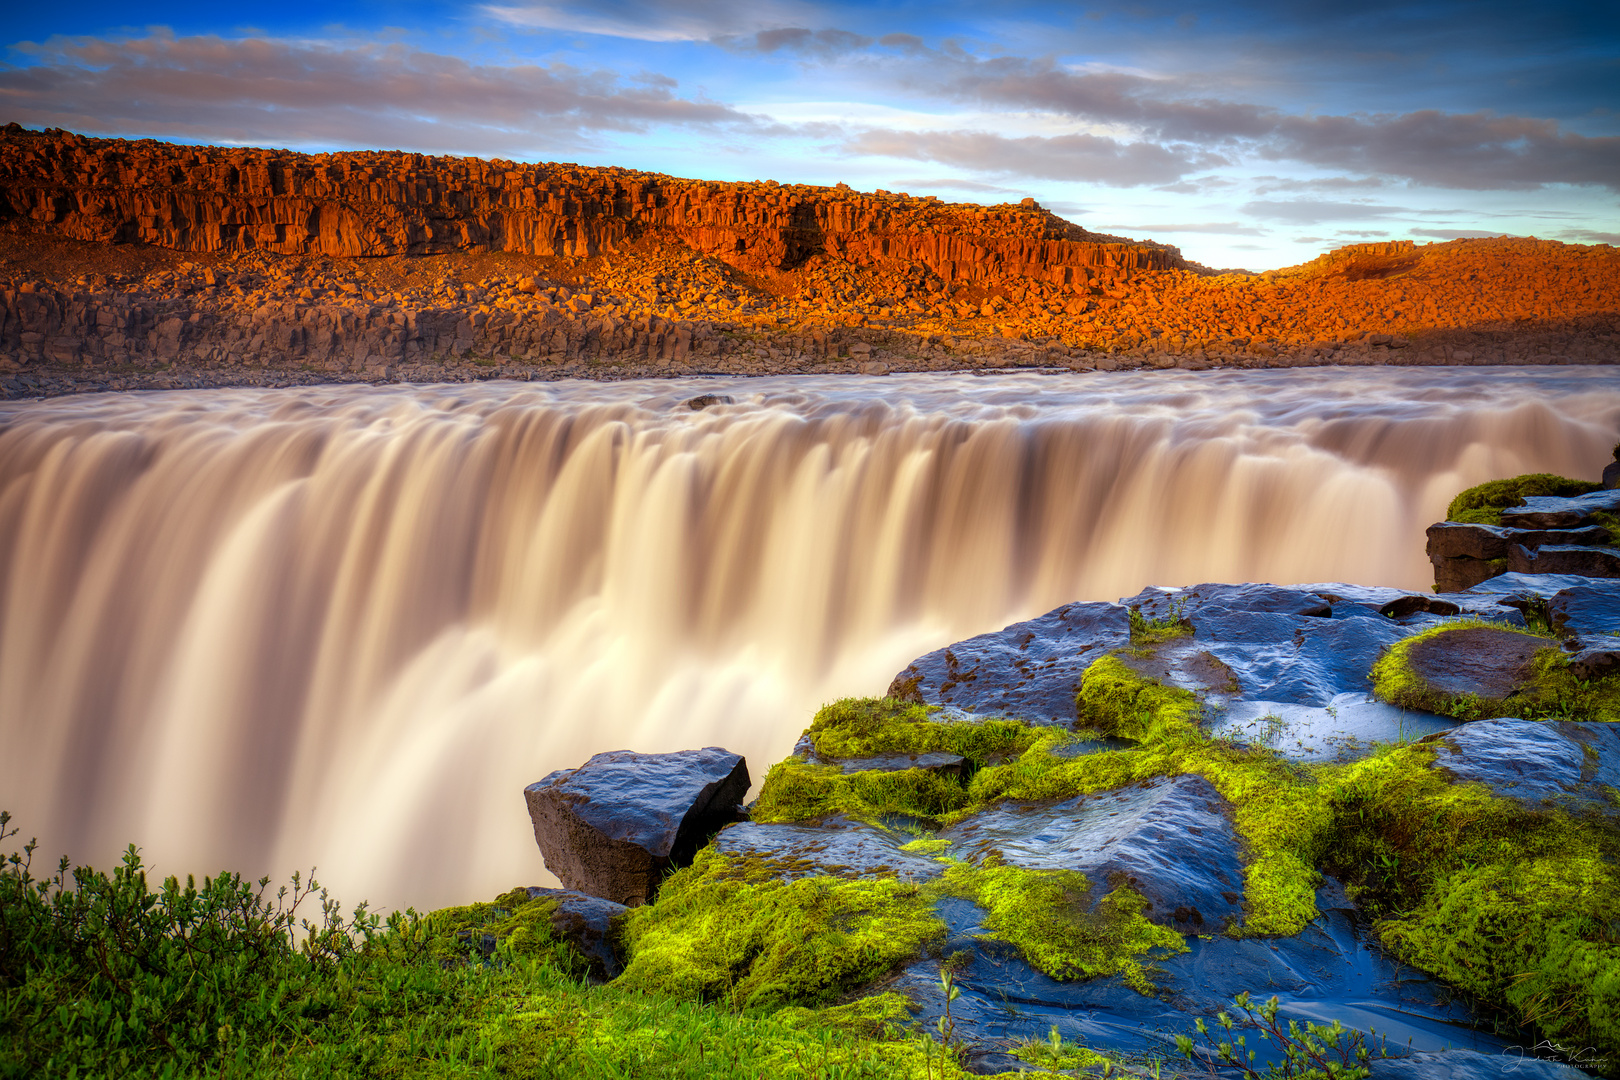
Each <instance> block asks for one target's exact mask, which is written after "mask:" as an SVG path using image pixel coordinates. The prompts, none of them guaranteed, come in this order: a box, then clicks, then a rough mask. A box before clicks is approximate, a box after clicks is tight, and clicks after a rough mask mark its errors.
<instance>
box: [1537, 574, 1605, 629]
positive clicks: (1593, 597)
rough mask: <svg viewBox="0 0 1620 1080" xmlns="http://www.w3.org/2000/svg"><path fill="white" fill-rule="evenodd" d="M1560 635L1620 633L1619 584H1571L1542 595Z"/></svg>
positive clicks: (1602, 581)
mask: <svg viewBox="0 0 1620 1080" xmlns="http://www.w3.org/2000/svg"><path fill="white" fill-rule="evenodd" d="M1542 595H1543V596H1548V597H1550V598H1549V599H1548V601H1547V614H1548V615H1549V616H1550V617H1551V618H1552V621H1553V625H1554V626H1556V627H1558V629H1559V631H1560V632H1561V633H1568V634H1616V633H1620V581H1606V580H1598V581H1579V580H1577V581H1575V582H1573V583H1571V584H1569V585H1566V586H1564V587H1562V588H1557V589H1549V590H1547V591H1546V592H1543V593H1542Z"/></svg>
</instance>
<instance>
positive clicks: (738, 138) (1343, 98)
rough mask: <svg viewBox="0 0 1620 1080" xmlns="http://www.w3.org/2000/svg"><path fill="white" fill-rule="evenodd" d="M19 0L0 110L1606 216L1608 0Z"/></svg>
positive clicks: (1616, 150) (468, 144)
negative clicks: (247, 7) (1582, 0)
mask: <svg viewBox="0 0 1620 1080" xmlns="http://www.w3.org/2000/svg"><path fill="white" fill-rule="evenodd" d="M240 10H241V9H238V8H234V7H232V8H222V7H220V6H217V5H203V4H191V5H157V6H150V7H144V8H138V9H133V8H131V7H129V6H128V5H122V4H121V5H112V4H106V3H80V4H75V5H71V6H70V7H64V8H61V9H55V10H52V9H49V8H45V7H42V6H41V7H34V6H29V7H28V8H26V9H24V10H22V11H20V12H14V13H13V14H12V15H11V16H8V18H7V34H8V38H9V40H8V41H7V43H6V49H5V52H4V54H3V56H0V123H4V122H6V121H10V120H17V121H19V122H21V123H23V124H25V125H27V126H30V127H44V126H58V127H67V128H72V129H74V130H77V131H82V132H87V133H92V134H104V135H125V136H131V137H142V136H153V137H158V138H168V139H175V140H180V141H190V142H206V143H232V144H234V143H240V144H249V145H261V146H262V145H269V146H290V147H295V148H298V149H307V150H334V149H360V148H371V147H380V148H389V149H392V148H398V149H407V150H418V151H424V152H436V153H455V154H476V155H480V156H484V157H508V158H515V159H518V160H525V161H536V160H562V161H577V162H585V163H589V164H602V165H623V166H627V167H631V168H638V169H648V170H653V171H658V172H666V173H673V174H675V175H680V176H697V177H704V178H707V179H719V180H752V179H775V180H780V181H783V182H787V181H794V182H802V183H815V184H832V183H837V182H839V181H842V182H845V183H848V184H851V185H853V186H855V187H857V188H863V189H872V188H879V187H881V188H887V189H890V190H896V191H908V192H911V193H912V194H935V195H939V196H940V197H942V198H945V199H948V200H953V201H973V202H985V203H994V202H1000V201H1005V200H1017V199H1020V198H1022V197H1024V196H1025V195H1033V196H1035V197H1036V198H1037V199H1039V200H1040V201H1041V203H1042V204H1043V205H1045V206H1048V207H1050V208H1051V209H1053V210H1055V211H1056V212H1058V213H1060V214H1062V215H1064V216H1065V217H1068V218H1069V219H1071V220H1073V221H1076V222H1078V223H1079V224H1081V225H1083V226H1085V227H1087V228H1090V229H1095V230H1098V231H1102V232H1113V233H1122V234H1125V235H1129V236H1135V237H1140V238H1151V239H1156V240H1162V241H1167V242H1170V243H1174V244H1177V245H1179V246H1180V247H1181V248H1182V249H1183V251H1185V252H1186V254H1187V255H1188V256H1190V257H1191V258H1194V259H1197V260H1199V261H1201V262H1204V263H1207V264H1210V265H1214V266H1245V267H1249V268H1252V269H1264V268H1269V267H1274V266H1281V265H1287V264H1291V263H1297V262H1301V261H1304V260H1306V259H1310V258H1313V257H1315V256H1316V255H1317V254H1319V253H1320V252H1322V251H1324V250H1327V249H1329V248H1332V247H1336V246H1339V245H1341V244H1345V243H1353V242H1357V241H1360V240H1381V239H1407V238H1409V239H1415V240H1419V241H1424V240H1441V239H1450V238H1452V237H1455V236H1475V235H1496V234H1499V233H1511V234H1515V235H1530V234H1533V235H1537V236H1542V237H1548V238H1553V239H1560V240H1566V241H1573V242H1586V243H1595V242H1608V243H1620V5H1617V4H1615V3H1613V2H1612V0H1611V2H1607V3H1590V4H1556V3H1555V4H1543V5H1535V4H1524V3H1522V2H1521V3H1512V4H1509V3H1499V2H1496V0H1476V2H1454V3H1453V2H1435V3H1421V2H1419V3H1399V4H1397V3H1384V2H1381V0H1373V2H1364V3H1361V4H1359V5H1347V4H1343V3H1332V4H1329V3H1320V2H1317V0H1299V2H1293V3H1284V2H1280V0H1279V2H1248V3H1244V2H1224V3H1206V2H1194V3H1187V4H1173V5H1172V4H1158V3H1155V2H1151V0H1149V2H1143V3H1131V4H1089V5H1064V4H1052V3H1030V4H1017V3H1001V4H988V3H974V4H968V3H951V2H948V0H947V2H940V3H930V4H912V3H900V2H895V3H883V4H862V5H851V4H836V3H818V2H815V0H752V2H694V0H674V2H664V3H648V2H644V0H617V2H610V3H588V4H575V3H569V2H567V0H559V2H555V3H530V2H527V0H494V2H490V3H449V2H420V3H404V4H381V3H371V2H366V0H349V2H340V3H326V4H318V5H317V4H300V3H282V4H279V5H275V6H274V7H273V8H272V7H271V6H268V5H267V6H263V7H260V8H257V9H255V10H253V12H252V15H253V19H254V21H253V22H251V23H246V22H242V21H240V19H241V16H240V14H238V13H239V12H240Z"/></svg>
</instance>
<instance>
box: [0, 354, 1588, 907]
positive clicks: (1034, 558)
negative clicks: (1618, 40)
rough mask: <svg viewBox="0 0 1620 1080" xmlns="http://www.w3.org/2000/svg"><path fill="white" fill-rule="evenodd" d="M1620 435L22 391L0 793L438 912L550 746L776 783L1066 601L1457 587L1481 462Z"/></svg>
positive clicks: (1575, 418)
mask: <svg viewBox="0 0 1620 1080" xmlns="http://www.w3.org/2000/svg"><path fill="white" fill-rule="evenodd" d="M699 393H716V394H724V395H730V396H731V397H732V398H734V403H732V404H724V405H719V406H715V407H711V408H709V409H706V410H703V411H700V412H698V411H693V410H691V409H689V408H687V407H686V406H685V405H684V404H683V402H684V401H685V399H687V398H689V397H691V396H692V395H694V394H699ZM1617 430H1620V382H1617V380H1616V379H1615V377H1614V376H1613V374H1612V373H1611V369H1602V368H1596V369H1594V368H1585V369H1569V368H1564V369H1559V368H1551V369H1548V368H1542V369H1527V370H1517V369H1479V368H1463V369H1458V368H1439V369H1434V368H1430V369H1391V370H1335V369H1312V370H1296V371H1275V372H1266V371H1262V372H1227V373H1219V372H1217V373H1198V374H1193V373H1181V372H1155V373H1117V374H1093V375H1064V376H1057V377H1052V376H1044V375H1036V374H1022V375H1006V376H991V377H972V376H965V375H940V376H905V377H890V378H886V379H840V378H825V379H818V378H804V377H800V378H794V379H704V380H684V381H673V382H669V381H666V382H625V383H616V384H596V383H557V384H545V385H537V384H528V383H517V384H513V383H488V384H482V385H476V386H442V387H434V386H428V387H420V386H392V387H340V386H332V387H318V388H310V389H299V390H263V391H256V390H215V391H207V392H170V393H156V394H140V395H115V394H108V395H97V396H88V397H79V398H64V399H56V400H52V401H45V402H32V403H13V404H9V405H3V406H0V762H3V772H0V777H3V779H0V806H3V807H7V808H9V809H11V810H12V811H13V812H14V813H15V814H17V815H18V818H19V823H20V824H21V825H22V827H23V829H24V834H25V837H26V835H30V834H37V835H39V836H40V837H41V839H42V841H43V842H44V843H43V847H44V848H45V851H44V852H43V854H48V855H50V856H51V857H52V858H53V859H54V856H55V855H56V854H58V853H62V852H66V853H68V854H71V855H72V856H73V857H74V858H76V859H88V860H93V861H95V862H97V863H98V864H105V863H107V862H109V861H110V860H111V859H112V858H113V857H114V856H115V855H116V853H117V852H118V851H119V850H121V848H122V846H123V845H124V844H126V843H128V842H130V841H134V842H136V843H138V844H140V845H141V846H142V847H143V849H144V850H145V853H146V855H147V857H148V861H149V862H152V863H154V864H155V865H156V867H157V869H158V870H159V872H162V873H169V872H178V873H185V872H187V871H196V872H198V873H202V872H211V871H217V870H218V869H220V868H227V867H228V868H232V869H238V870H242V871H244V872H247V873H250V874H254V875H257V874H260V873H271V874H275V875H278V876H280V875H285V874H286V873H287V872H289V871H291V870H292V869H295V868H300V867H302V868H307V867H309V866H310V865H311V864H315V865H318V866H319V867H320V870H321V873H320V877H321V878H322V880H323V881H325V882H326V883H327V884H329V885H331V886H332V887H333V889H334V891H335V892H336V893H337V895H339V896H341V897H343V898H345V899H347V900H351V901H352V900H356V899H359V898H361V897H367V898H370V899H371V900H372V901H373V902H374V903H377V904H381V905H384V906H388V905H397V906H405V905H406V904H414V905H416V906H417V907H419V908H424V907H430V906H436V905H441V904H445V903H450V902H457V901H467V900H471V899H474V898H478V897H487V896H490V895H493V894H494V893H496V892H498V891H501V890H504V889H505V888H508V887H510V886H512V885H514V884H520V883H522V884H543V883H547V882H548V881H550V880H551V879H549V877H548V876H547V875H546V874H545V872H544V870H543V868H542V864H541V862H540V859H539V856H538V853H537V852H536V850H535V848H534V843H533V840H532V838H531V836H530V833H529V825H528V821H527V817H526V815H525V811H524V806H523V799H522V794H521V789H522V787H523V785H524V784H526V783H528V782H530V781H532V780H536V779H538V778H539V777H541V776H543V775H544V774H545V773H547V772H549V771H550V770H552V769H557V768H564V767H569V766H573V765H576V764H578V763H580V762H582V761H583V760H584V759H585V758H586V757H588V756H589V755H591V754H592V753H595V752H598V751H602V750H613V749H621V748H630V749H636V750H643V751H666V750H676V749H681V748H685V747H694V746H704V745H723V746H726V747H729V748H731V749H734V750H736V751H739V752H742V753H744V754H746V755H747V756H748V759H749V762H750V764H751V765H752V767H753V771H754V776H755V779H756V781H757V779H758V778H759V777H760V775H761V774H762V772H763V770H764V767H765V766H766V765H767V764H768V763H770V762H771V761H773V760H776V759H778V758H780V757H781V756H783V755H784V754H785V753H786V752H787V751H788V749H789V748H790V747H791V745H792V743H793V741H794V739H795V737H796V736H797V734H798V732H799V731H800V730H801V729H802V728H803V727H804V726H805V725H806V723H807V722H808V721H809V718H810V716H811V715H812V713H813V711H814V709H815V708H816V706H817V705H818V704H820V703H821V702H823V701H826V700H829V699H832V698H835V697H839V696H843V695H849V694H878V693H882V692H883V690H884V689H885V687H886V686H887V684H888V681H889V679H890V677H891V676H892V675H893V674H894V672H895V671H897V670H898V669H899V668H901V667H903V666H904V665H905V664H906V663H907V662H908V661H909V660H911V659H912V658H913V657H915V656H917V655H919V654H921V653H922V652H925V651H927V650H929V649H932V648H935V647H938V646H940V645H942V644H946V643H949V642H951V641H954V640H957V639H960V638H962V637H966V636H968V635H971V634H974V633H978V632H981V631H985V630H990V629H995V628H999V627H1000V626H1002V625H1004V624H1006V623H1007V622H1010V621H1013V620H1016V619H1019V618H1024V617H1028V616H1031V615H1034V614H1038V613H1040V612H1042V611H1045V610H1048V609H1050V608H1052V607H1054V606H1056V605H1058V604H1060V603H1063V602H1065V601H1069V600H1075V599H1108V600H1111V599H1116V598H1118V597H1120V596H1122V595H1129V594H1131V593H1134V592H1136V591H1137V590H1138V589H1140V588H1141V587H1143V586H1144V585H1147V584H1189V583H1196V582H1199V581H1219V580H1227V581H1235V580H1270V581H1275V582H1279V583H1292V582H1300V581H1322V580H1344V581H1352V582H1360V583H1367V584H1394V585H1402V586H1407V587H1410V588H1414V589H1424V588H1426V587H1427V586H1428V585H1429V583H1430V582H1431V581H1432V577H1431V576H1430V571H1429V567H1428V564H1427V561H1426V560H1425V558H1424V554H1423V529H1424V527H1425V526H1426V525H1428V524H1429V523H1430V522H1432V521H1435V520H1437V519H1439V518H1440V517H1441V516H1443V513H1444V509H1445V506H1446V502H1447V501H1448V499H1449V498H1450V497H1451V495H1453V494H1454V493H1455V492H1456V491H1457V490H1459V489H1460V488H1462V487H1465V486H1468V485H1471V484H1474V483H1478V482H1480V481H1483V480H1487V479H1491V478H1493V477H1497V476H1507V475H1513V474H1516V473H1521V472H1528V471H1551V472H1558V473H1564V474H1568V475H1577V476H1588V477H1595V476H1596V474H1597V472H1598V471H1599V470H1600V469H1601V467H1602V465H1603V464H1604V462H1605V461H1606V460H1607V459H1608V456H1609V448H1610V446H1611V445H1612V444H1613V442H1614V440H1615V435H1616V431H1617Z"/></svg>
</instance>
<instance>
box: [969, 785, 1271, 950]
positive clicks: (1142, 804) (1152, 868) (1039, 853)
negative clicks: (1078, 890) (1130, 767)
mask: <svg viewBox="0 0 1620 1080" xmlns="http://www.w3.org/2000/svg"><path fill="white" fill-rule="evenodd" d="M940 836H941V837H943V838H944V839H947V840H949V841H951V843H952V845H953V849H954V852H955V853H956V854H958V855H961V856H965V857H966V858H968V859H969V860H971V861H973V862H983V861H985V860H986V859H992V858H993V859H997V860H1000V861H1001V862H1005V863H1007V864H1009V865H1012V866H1022V867H1027V868H1030V869H1039V870H1078V871H1080V872H1081V873H1083V874H1085V875H1086V877H1087V879H1089V880H1090V881H1091V893H1090V900H1091V903H1092V906H1093V908H1095V906H1096V904H1097V903H1098V902H1099V901H1100V900H1101V899H1102V897H1103V895H1104V894H1105V893H1107V892H1108V891H1109V890H1110V889H1112V888H1113V887H1115V886H1116V885H1119V884H1125V885H1129V886H1130V887H1131V888H1133V889H1135V890H1136V891H1137V892H1139V893H1141V894H1142V896H1143V897H1145V898H1146V899H1147V901H1148V908H1147V909H1146V911H1145V912H1144V914H1145V915H1146V916H1147V917H1148V918H1149V919H1150V920H1152V921H1154V922H1158V923H1162V924H1164V925H1167V926H1174V927H1175V928H1176V929H1178V930H1180V931H1181V932H1183V933H1188V934H1213V933H1218V932H1220V931H1221V930H1223V929H1225V928H1226V927H1227V926H1229V925H1232V924H1235V923H1237V922H1238V921H1239V919H1240V916H1241V915H1242V900H1243V896H1242V893H1243V857H1242V854H1243V841H1242V840H1241V838H1240V837H1239V836H1238V835H1237V833H1236V831H1235V830H1234V829H1233V828H1232V821H1231V807H1230V806H1229V805H1228V804H1227V802H1226V800H1225V799H1223V798H1222V797H1221V796H1220V794H1219V793H1218V792H1217V791H1216V790H1215V789H1214V788H1213V787H1212V786H1211V785H1210V783H1209V781H1208V780H1205V779H1204V778H1203V777H1201V776H1177V777H1173V778H1165V779H1160V780H1155V781H1150V782H1148V783H1144V784H1138V785H1132V786H1130V787H1127V788H1123V789H1120V790H1115V791H1106V792H1101V793H1099V794H1096V795H1089V796H1084V795H1083V796H1080V797H1078V798H1074V799H1066V800H1064V801H1063V802H1059V803H1051V804H1040V803H1022V802H1005V803H999V804H997V805H996V806H995V807H994V808H993V809H990V810H986V811H984V812H982V813H980V814H978V815H976V816H974V817H973V818H971V819H969V820H968V821H966V822H964V823H963V824H961V825H959V826H957V827H955V828H953V829H948V830H946V831H945V832H943V833H941V834H940Z"/></svg>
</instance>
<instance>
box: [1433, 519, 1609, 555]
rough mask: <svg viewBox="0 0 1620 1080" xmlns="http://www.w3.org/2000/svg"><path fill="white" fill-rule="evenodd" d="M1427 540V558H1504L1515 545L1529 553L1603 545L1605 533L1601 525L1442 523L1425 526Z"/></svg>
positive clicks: (1606, 540) (1605, 541) (1605, 537)
mask: <svg viewBox="0 0 1620 1080" xmlns="http://www.w3.org/2000/svg"><path fill="white" fill-rule="evenodd" d="M1428 537H1429V544H1428V554H1429V558H1430V559H1433V558H1434V557H1436V556H1440V557H1442V558H1456V557H1459V556H1461V557H1466V558H1470V559H1506V558H1508V557H1509V555H1510V553H1511V552H1512V549H1513V547H1514V545H1516V544H1517V545H1522V546H1524V547H1527V548H1529V549H1531V550H1532V551H1533V550H1535V549H1536V548H1539V547H1542V546H1543V545H1546V544H1579V545H1598V544H1606V543H1608V541H1609V531H1608V530H1607V529H1605V528H1604V527H1603V526H1601V525H1588V526H1585V527H1583V528H1574V529H1511V528H1508V527H1506V526H1503V525H1470V524H1464V523H1462V522H1456V521H1442V522H1440V523H1438V524H1435V525H1430V526H1429V528H1428Z"/></svg>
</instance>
